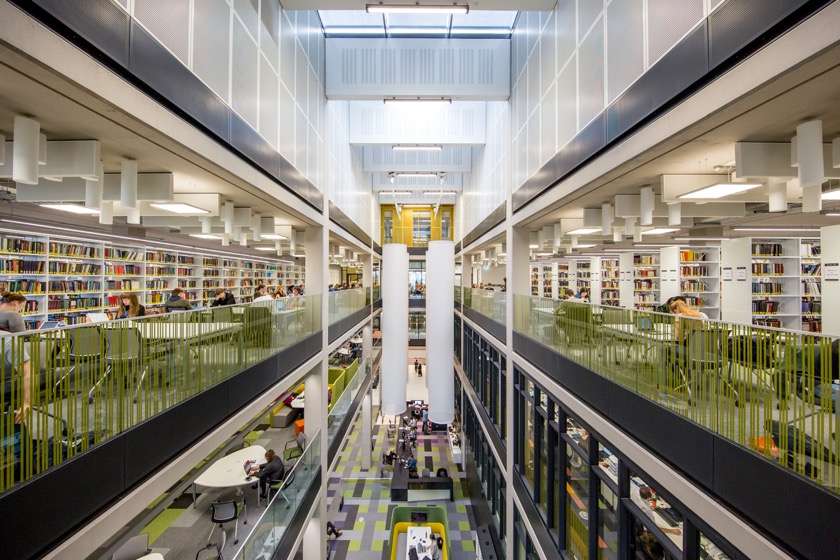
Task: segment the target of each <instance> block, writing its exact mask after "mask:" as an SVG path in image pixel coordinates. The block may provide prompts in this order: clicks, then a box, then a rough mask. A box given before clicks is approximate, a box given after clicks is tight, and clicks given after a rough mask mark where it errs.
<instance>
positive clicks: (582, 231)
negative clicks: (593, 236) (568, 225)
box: [566, 227, 601, 235]
mask: <svg viewBox="0 0 840 560" xmlns="http://www.w3.org/2000/svg"><path fill="white" fill-rule="evenodd" d="M600 232H601V228H594V227H593V228H585V227H584V228H577V229H573V230H572V231H567V232H566V235H589V234H590V233H600Z"/></svg>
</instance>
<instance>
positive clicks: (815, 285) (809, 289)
mask: <svg viewBox="0 0 840 560" xmlns="http://www.w3.org/2000/svg"><path fill="white" fill-rule="evenodd" d="M802 293H803V294H811V295H820V294H821V293H822V286H821V285H820V283H819V282H815V281H813V280H803V281H802Z"/></svg>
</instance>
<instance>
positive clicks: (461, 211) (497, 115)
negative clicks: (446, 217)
mask: <svg viewBox="0 0 840 560" xmlns="http://www.w3.org/2000/svg"><path fill="white" fill-rule="evenodd" d="M486 112H487V121H486V122H487V124H486V127H485V144H484V149H483V150H481V151H480V152H479V154H478V157H477V158H476V161H475V163H474V164H473V172H472V173H471V174H469V175H467V176H466V180H465V182H464V188H463V191H462V193H461V195H460V196H459V197H458V200H457V202H456V203H455V204H456V206H455V208H456V214H457V216H458V219H456V220H455V222H456V223H455V239H461V238H463V236H464V234H466V233H469V232H470V231H471V230H472V229H473V228H474V227H475V226H477V225H478V224H479V223H481V220H483V219H484V218H486V217H487V216H488V215H489V214H490V213H491V212H492V211H493V210H495V209H496V208H497V207H498V206H499V205H500V204H501V203H502V202H504V201H505V200H506V199H507V196H508V193H509V191H510V186H511V183H510V169H511V155H510V154H511V152H510V117H511V113H510V103H509V102H507V101H488V102H487V110H486Z"/></svg>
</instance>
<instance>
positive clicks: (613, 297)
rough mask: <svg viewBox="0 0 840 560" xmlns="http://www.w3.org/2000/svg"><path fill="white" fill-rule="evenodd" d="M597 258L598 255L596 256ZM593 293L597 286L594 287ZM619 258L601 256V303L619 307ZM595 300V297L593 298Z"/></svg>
mask: <svg viewBox="0 0 840 560" xmlns="http://www.w3.org/2000/svg"><path fill="white" fill-rule="evenodd" d="M596 258H597V257H596ZM592 288H593V289H592V291H593V294H594V292H595V287H594V286H593V287H592ZM620 293H621V287H620V286H619V264H618V259H617V258H613V257H609V258H607V257H604V258H601V305H609V306H612V307H618V306H619V305H620V304H621V297H620ZM592 301H593V302H594V301H595V299H594V298H593V299H592Z"/></svg>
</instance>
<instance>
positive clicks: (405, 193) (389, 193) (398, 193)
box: [379, 191, 411, 196]
mask: <svg viewBox="0 0 840 560" xmlns="http://www.w3.org/2000/svg"><path fill="white" fill-rule="evenodd" d="M379 194H384V195H386V196H411V191H379Z"/></svg>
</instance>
